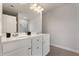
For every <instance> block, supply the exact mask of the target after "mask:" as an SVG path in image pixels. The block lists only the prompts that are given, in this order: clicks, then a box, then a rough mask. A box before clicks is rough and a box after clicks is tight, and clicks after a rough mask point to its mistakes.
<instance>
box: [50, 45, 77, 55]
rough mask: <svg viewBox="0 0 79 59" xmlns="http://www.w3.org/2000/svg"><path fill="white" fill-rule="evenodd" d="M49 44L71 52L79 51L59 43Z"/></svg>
mask: <svg viewBox="0 0 79 59" xmlns="http://www.w3.org/2000/svg"><path fill="white" fill-rule="evenodd" d="M51 46H55V47H58V48H61V49H65V50H68V51H71V52H74V53H78V54H79V51H77V50H74V49H71V48H67V47H64V46H61V45H56V44H52V45H51Z"/></svg>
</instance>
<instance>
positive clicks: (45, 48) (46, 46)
mask: <svg viewBox="0 0 79 59" xmlns="http://www.w3.org/2000/svg"><path fill="white" fill-rule="evenodd" d="M42 38H43V56H45V55H47V54H48V53H49V51H50V37H49V34H43V36H42Z"/></svg>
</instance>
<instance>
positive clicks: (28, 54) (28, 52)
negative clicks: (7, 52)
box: [26, 38, 32, 56]
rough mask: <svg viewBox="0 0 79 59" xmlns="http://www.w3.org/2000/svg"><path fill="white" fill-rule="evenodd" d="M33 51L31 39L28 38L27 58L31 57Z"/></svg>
mask: <svg viewBox="0 0 79 59" xmlns="http://www.w3.org/2000/svg"><path fill="white" fill-rule="evenodd" d="M31 51H32V48H31V39H30V38H28V39H26V56H31Z"/></svg>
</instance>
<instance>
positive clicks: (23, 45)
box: [3, 38, 31, 56]
mask: <svg viewBox="0 0 79 59" xmlns="http://www.w3.org/2000/svg"><path fill="white" fill-rule="evenodd" d="M18 39H19V40H17V41H12V42H7V43H4V44H3V55H6V56H28V55H31V40H30V39H26V38H23V39H20V38H18Z"/></svg>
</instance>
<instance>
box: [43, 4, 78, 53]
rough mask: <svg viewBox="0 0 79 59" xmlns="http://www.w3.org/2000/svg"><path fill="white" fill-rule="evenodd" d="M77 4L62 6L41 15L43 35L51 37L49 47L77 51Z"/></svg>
mask: <svg viewBox="0 0 79 59" xmlns="http://www.w3.org/2000/svg"><path fill="white" fill-rule="evenodd" d="M78 15H79V4H64V5H62V6H59V7H57V8H54V9H51V10H49V11H48V12H47V13H44V14H43V16H42V17H43V21H42V22H43V27H42V29H43V33H49V34H50V35H51V45H55V46H58V47H61V48H64V49H68V50H72V51H75V52H77V51H78V50H79V38H78V36H79V34H78V33H79V30H78V29H79V17H78Z"/></svg>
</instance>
